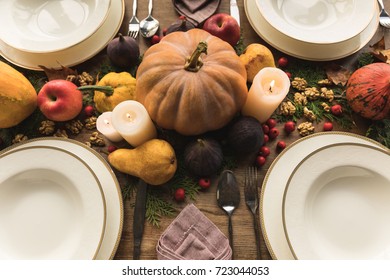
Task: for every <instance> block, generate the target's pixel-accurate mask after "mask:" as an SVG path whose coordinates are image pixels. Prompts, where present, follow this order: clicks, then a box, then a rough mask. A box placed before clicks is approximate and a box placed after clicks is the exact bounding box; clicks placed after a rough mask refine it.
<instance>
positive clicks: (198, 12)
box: [172, 0, 221, 26]
mask: <svg viewBox="0 0 390 280" xmlns="http://www.w3.org/2000/svg"><path fill="white" fill-rule="evenodd" d="M172 1H173V6H174V7H175V9H176V11H177V12H178V13H179V14H180V15H182V16H185V17H186V18H187V20H188V21H189V22H191V23H192V24H194V25H195V26H198V25H200V24H201V23H202V22H204V21H205V20H206V19H208V18H209V17H210V16H212V15H213V14H214V13H215V12H216V11H217V9H218V6H219V4H220V3H221V0H172Z"/></svg>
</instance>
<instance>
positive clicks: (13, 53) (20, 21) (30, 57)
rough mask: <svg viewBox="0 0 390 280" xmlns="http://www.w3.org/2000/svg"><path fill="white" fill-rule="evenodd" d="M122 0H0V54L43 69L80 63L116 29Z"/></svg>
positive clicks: (22, 65) (17, 63) (23, 65)
mask: <svg viewBox="0 0 390 280" xmlns="http://www.w3.org/2000/svg"><path fill="white" fill-rule="evenodd" d="M124 11H125V5H124V0H120V1H117V0H115V1H114V0H54V1H48V0H38V1H19V0H18V1H17V0H11V1H0V24H1V26H3V27H6V28H1V29H0V55H1V56H2V57H4V58H5V59H6V60H8V61H10V62H11V63H13V64H15V65H18V66H20V67H23V68H27V69H32V70H42V68H41V67H40V65H43V66H45V67H47V68H54V69H57V68H61V66H68V67H70V66H74V65H77V64H79V63H82V62H84V61H86V60H88V59H89V58H91V57H93V56H94V55H96V54H97V53H98V52H100V51H101V50H102V49H103V48H104V47H105V46H106V45H107V44H108V43H109V42H110V41H111V40H112V39H113V38H114V37H115V35H116V33H117V32H118V30H119V28H120V26H121V23H122V20H123V17H124Z"/></svg>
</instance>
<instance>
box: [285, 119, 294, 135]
mask: <svg viewBox="0 0 390 280" xmlns="http://www.w3.org/2000/svg"><path fill="white" fill-rule="evenodd" d="M284 130H285V131H286V132H287V133H291V132H293V131H294V130H295V122H293V121H288V122H286V123H285V124H284Z"/></svg>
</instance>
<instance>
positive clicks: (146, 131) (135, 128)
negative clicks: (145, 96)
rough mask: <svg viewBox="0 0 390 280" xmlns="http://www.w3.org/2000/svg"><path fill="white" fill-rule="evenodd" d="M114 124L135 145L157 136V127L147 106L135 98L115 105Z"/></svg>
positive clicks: (113, 112)
mask: <svg viewBox="0 0 390 280" xmlns="http://www.w3.org/2000/svg"><path fill="white" fill-rule="evenodd" d="M112 125H113V127H114V128H115V129H116V130H117V131H118V132H119V134H120V135H122V137H123V138H124V139H125V140H126V141H127V142H128V143H129V144H130V145H131V146H133V147H137V146H139V145H141V144H143V143H145V142H146V141H148V140H151V139H153V138H156V137H157V131H156V127H155V126H154V124H153V122H152V120H151V119H150V117H149V114H148V112H147V111H146V109H145V107H144V106H143V105H142V104H141V103H139V102H137V101H134V100H127V101H123V102H121V103H119V104H118V105H116V106H115V108H114V110H113V111H112Z"/></svg>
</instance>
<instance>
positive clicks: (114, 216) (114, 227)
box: [4, 137, 123, 260]
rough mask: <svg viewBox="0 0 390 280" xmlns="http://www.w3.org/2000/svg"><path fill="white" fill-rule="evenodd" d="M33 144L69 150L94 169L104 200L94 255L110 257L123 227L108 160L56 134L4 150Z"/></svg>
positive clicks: (118, 193)
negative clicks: (103, 221)
mask: <svg viewBox="0 0 390 280" xmlns="http://www.w3.org/2000/svg"><path fill="white" fill-rule="evenodd" d="M33 146H46V147H53V148H57V149H61V150H65V151H68V152H69V153H72V154H74V155H77V156H78V157H80V158H81V159H82V160H83V161H85V163H86V164H88V166H89V167H90V168H91V169H92V170H94V171H95V173H96V176H97V178H98V179H99V181H100V183H101V185H102V189H103V193H104V198H105V201H106V227H105V232H104V236H103V240H102V244H101V246H100V249H99V251H98V254H97V256H96V259H97V260H108V259H113V258H114V256H115V253H116V251H117V249H118V246H119V242H120V238H121V235H122V228H123V201H122V193H121V189H120V186H119V182H118V180H117V178H116V176H115V174H114V172H113V170H112V169H111V167H110V165H109V164H108V163H107V161H106V160H105V159H104V158H103V157H102V156H101V155H100V154H99V153H97V152H96V151H95V150H93V149H91V148H89V147H87V146H86V145H85V144H83V143H81V142H78V141H76V140H72V139H63V138H58V137H43V138H37V139H31V140H28V141H25V142H22V143H19V144H15V145H13V146H11V147H10V148H8V149H7V150H5V151H4V152H8V151H11V150H14V149H20V148H23V147H33Z"/></svg>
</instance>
